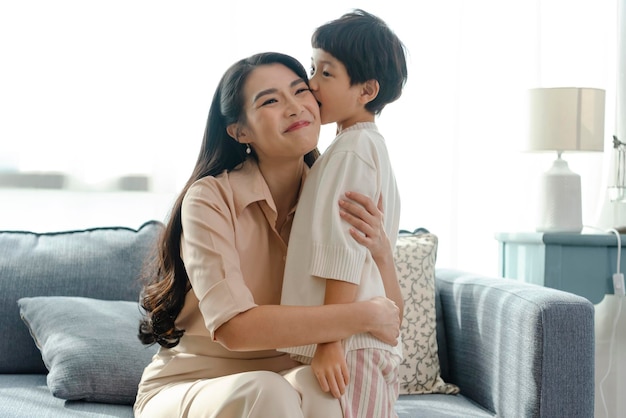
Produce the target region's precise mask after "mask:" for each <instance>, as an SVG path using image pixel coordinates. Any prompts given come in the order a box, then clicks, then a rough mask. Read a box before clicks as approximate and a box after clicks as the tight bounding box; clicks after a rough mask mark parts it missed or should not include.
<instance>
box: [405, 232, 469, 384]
mask: <svg viewBox="0 0 626 418" xmlns="http://www.w3.org/2000/svg"><path fill="white" fill-rule="evenodd" d="M437 245H438V240H437V236H436V235H434V234H431V233H419V234H411V233H401V234H400V235H399V236H398V240H397V243H396V248H395V254H394V257H395V261H396V266H397V269H398V280H399V281H400V288H401V290H402V296H403V298H404V320H403V321H402V327H401V335H402V344H403V357H404V358H403V360H402V363H401V364H400V393H401V394H427V393H443V394H453V393H458V392H459V388H458V387H457V386H456V385H453V384H449V383H446V382H445V381H444V380H443V379H442V377H441V368H440V364H439V355H438V345H437V320H436V311H435V308H436V296H435V261H436V259H437Z"/></svg>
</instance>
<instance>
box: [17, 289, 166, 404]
mask: <svg viewBox="0 0 626 418" xmlns="http://www.w3.org/2000/svg"><path fill="white" fill-rule="evenodd" d="M18 305H19V307H20V314H21V316H22V318H23V319H24V322H25V323H26V324H27V325H28V328H29V330H30V332H31V334H32V336H33V339H34V340H35V343H36V344H37V347H39V349H40V350H41V356H42V358H43V361H44V363H45V364H46V367H47V368H48V370H49V373H48V378H47V381H48V387H49V388H50V391H51V392H52V394H53V395H54V396H56V397H57V398H61V399H68V400H86V401H94V402H104V403H119V404H128V405H130V404H132V403H133V402H134V400H135V396H136V395H137V385H138V384H139V380H140V378H141V374H142V373H143V369H144V368H145V367H146V366H147V365H148V363H149V362H150V360H151V358H152V356H153V355H154V354H155V353H156V349H157V348H156V346H149V347H146V346H143V345H142V344H141V342H140V341H139V339H138V338H137V329H138V324H139V319H140V318H141V312H140V308H139V304H138V303H137V302H128V301H110V300H98V299H90V298H83V297H68V296H50V297H46V296H40V297H34V298H22V299H20V300H19V301H18Z"/></svg>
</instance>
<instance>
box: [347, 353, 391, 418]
mask: <svg viewBox="0 0 626 418" xmlns="http://www.w3.org/2000/svg"><path fill="white" fill-rule="evenodd" d="M346 362H347V364H348V370H350V382H349V383H348V387H347V388H346V393H345V394H344V395H343V396H342V397H341V398H340V402H341V407H342V409H343V416H344V418H397V417H398V415H397V414H396V412H395V410H394V405H395V403H396V400H397V399H398V393H399V379H398V367H399V365H400V362H401V359H400V358H399V357H398V356H397V355H395V354H393V353H390V352H388V351H385V350H378V349H375V348H363V349H359V350H352V351H349V352H348V353H346Z"/></svg>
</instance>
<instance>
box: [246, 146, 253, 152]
mask: <svg viewBox="0 0 626 418" xmlns="http://www.w3.org/2000/svg"><path fill="white" fill-rule="evenodd" d="M251 152H252V150H251V149H250V144H246V154H248V155H250V153H251Z"/></svg>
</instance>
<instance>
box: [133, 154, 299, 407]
mask: <svg viewBox="0 0 626 418" xmlns="http://www.w3.org/2000/svg"><path fill="white" fill-rule="evenodd" d="M303 181H304V179H303ZM294 211H295V208H293V209H292V210H291V213H290V216H289V219H288V220H287V222H286V223H285V225H284V227H283V229H282V230H281V231H277V230H276V229H275V228H274V225H275V224H276V208H275V206H274V201H273V199H272V197H271V195H270V192H269V188H268V186H267V184H266V182H265V180H264V178H263V176H262V175H261V173H260V171H259V169H258V166H257V165H256V163H255V162H253V161H247V162H246V163H244V164H243V166H242V168H241V169H239V170H233V171H231V172H230V173H224V174H222V175H220V176H218V177H206V178H203V179H201V180H198V181H197V182H195V183H194V184H193V185H192V186H191V188H190V189H189V191H188V192H187V194H186V196H185V198H184V201H183V205H182V225H183V236H182V240H181V253H182V258H183V261H184V263H185V267H186V269H187V274H188V275H189V279H190V281H191V285H192V290H191V291H190V292H189V293H188V294H187V297H186V300H185V305H184V307H183V310H182V311H181V313H180V315H179V316H178V318H177V321H176V325H177V327H179V328H181V329H184V330H185V334H184V336H183V337H182V339H181V341H180V343H179V344H178V345H177V346H176V347H174V348H173V349H164V348H161V349H160V350H159V352H158V353H157V354H156V355H155V357H154V358H153V361H152V363H151V364H150V365H149V366H148V367H147V368H146V370H145V371H144V374H143V377H142V382H141V383H140V385H139V396H138V402H139V401H140V399H141V398H142V397H143V398H144V399H145V397H149V396H150V394H149V393H150V392H152V391H154V390H158V389H159V388H160V387H162V385H165V384H169V383H173V382H175V381H183V380H189V379H198V378H212V377H218V376H223V375H226V374H232V373H237V372H243V371H249V370H272V371H281V370H285V369H288V368H291V367H293V366H294V362H293V361H292V360H291V359H290V358H289V356H288V355H287V354H285V353H281V352H278V351H275V350H264V351H248V352H232V351H228V350H227V349H225V348H224V347H223V346H222V345H220V344H219V343H217V342H215V341H214V338H213V337H214V333H215V330H216V329H217V328H219V326H220V325H222V324H224V323H225V322H227V321H228V320H229V319H230V318H232V317H234V316H235V315H237V314H238V313H240V312H244V311H246V310H248V309H251V308H253V307H255V306H257V305H264V304H280V294H281V290H282V277H283V270H284V266H285V256H286V254H287V245H286V242H287V239H288V237H289V232H290V229H291V223H292V220H293V213H294Z"/></svg>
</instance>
